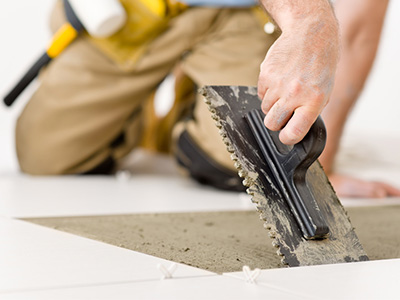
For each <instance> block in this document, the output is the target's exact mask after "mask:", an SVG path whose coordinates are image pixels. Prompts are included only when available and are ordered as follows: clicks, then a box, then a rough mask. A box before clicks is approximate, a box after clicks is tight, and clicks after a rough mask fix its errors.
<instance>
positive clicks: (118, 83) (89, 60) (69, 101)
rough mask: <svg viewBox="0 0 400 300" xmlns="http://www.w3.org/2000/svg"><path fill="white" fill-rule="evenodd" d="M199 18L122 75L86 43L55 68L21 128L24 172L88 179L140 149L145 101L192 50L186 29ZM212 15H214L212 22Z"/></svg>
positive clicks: (169, 33)
mask: <svg viewBox="0 0 400 300" xmlns="http://www.w3.org/2000/svg"><path fill="white" fill-rule="evenodd" d="M193 13H194V12H193ZM193 13H190V14H189V13H185V14H182V15H181V16H179V17H177V18H176V19H174V20H173V21H172V22H171V26H170V27H169V29H168V30H166V32H164V33H163V34H162V35H161V36H160V37H158V38H157V39H156V40H154V41H153V42H152V43H151V45H150V46H149V48H148V51H147V52H146V53H145V55H143V57H142V58H141V59H140V61H139V62H138V63H136V65H135V66H134V67H132V68H131V69H130V70H126V69H124V70H122V69H121V68H120V67H118V66H117V64H115V63H113V62H112V61H111V60H109V59H108V58H107V57H106V56H104V55H103V54H102V53H101V52H100V51H98V50H97V49H96V48H95V47H94V46H93V45H92V44H90V43H89V42H88V41H87V40H86V39H84V38H79V39H78V40H76V41H75V42H74V43H73V44H72V45H71V46H70V47H68V48H67V49H66V50H65V51H64V52H63V53H62V54H61V55H60V56H59V57H58V58H57V59H55V60H54V61H53V62H51V63H50V65H49V66H48V67H47V69H46V70H45V72H43V74H42V75H41V77H40V80H41V85H40V87H39V89H38V90H37V91H36V93H35V94H34V95H33V97H32V99H30V101H29V103H28V104H27V106H26V107H25V109H24V111H23V112H22V114H21V116H20V117H19V119H18V122H17V127H16V147H17V154H18V159H19V163H20V167H21V169H22V170H23V171H24V172H27V173H31V174H73V173H83V172H86V171H87V170H90V169H92V168H94V167H95V166H97V165H98V164H100V163H101V162H102V161H104V160H105V159H106V158H107V157H110V156H111V157H114V158H116V159H118V158H120V157H122V156H123V155H125V154H127V153H128V152H129V151H130V150H131V149H132V148H133V147H135V146H136V145H137V144H138V143H139V140H140V135H141V123H142V120H141V107H142V105H143V102H144V101H145V100H146V99H147V98H148V97H149V95H150V94H151V92H152V91H154V90H155V89H156V87H157V85H158V84H159V82H161V81H162V79H163V78H164V77H165V76H166V74H168V72H170V70H171V69H172V68H173V66H174V65H175V64H176V61H177V60H178V59H179V58H180V57H181V53H183V52H184V51H185V50H186V49H187V47H188V46H189V43H190V40H189V38H190V37H191V36H193V33H192V32H188V29H187V25H186V24H188V23H190V22H191V19H192V17H191V14H193ZM214 14H215V12H214V11H209V12H208V15H209V17H208V18H209V19H211V18H212V16H213V15H214ZM205 26H207V25H206V24H204V25H203V26H200V27H198V28H197V29H196V30H198V31H199V30H200V31H201V30H203V31H204V30H205V28H204V27H205ZM199 34H200V33H199ZM194 35H196V34H194ZM182 37H184V38H182ZM116 141H118V142H116Z"/></svg>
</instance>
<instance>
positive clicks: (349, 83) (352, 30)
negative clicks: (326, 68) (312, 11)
mask: <svg viewBox="0 0 400 300" xmlns="http://www.w3.org/2000/svg"><path fill="white" fill-rule="evenodd" d="M387 6H388V0H380V1H375V0H337V1H336V2H335V11H336V15H337V18H338V20H339V24H340V28H341V38H342V54H341V57H340V62H339V64H338V68H337V72H336V81H335V86H334V89H333V91H332V95H331V100H330V103H329V105H328V106H327V107H326V108H325V110H324V112H323V117H324V120H325V124H326V127H327V130H328V140H327V144H326V147H325V151H324V153H323V154H322V156H321V158H320V161H321V163H322V165H323V167H324V169H325V171H326V172H327V173H330V172H332V166H333V162H334V158H335V155H336V152H337V151H338V147H339V142H340V138H341V135H342V131H343V129H344V126H345V123H346V120H347V117H348V115H349V113H350V111H351V109H352V107H353V106H354V104H355V102H356V101H357V98H358V96H359V94H360V93H361V91H362V88H363V86H364V84H365V81H366V79H367V77H368V74H369V72H370V70H371V67H372V64H373V62H374V59H375V55H376V52H377V48H378V44H379V39H380V35H381V31H382V27H383V22H384V19H385V14H386V9H387Z"/></svg>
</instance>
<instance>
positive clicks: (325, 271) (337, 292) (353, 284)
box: [224, 259, 400, 300]
mask: <svg viewBox="0 0 400 300" xmlns="http://www.w3.org/2000/svg"><path fill="white" fill-rule="evenodd" d="M399 270H400V259H391V260H379V261H369V262H358V263H346V264H335V265H322V266H312V267H297V268H286V269H273V270H262V271H261V273H260V275H259V277H258V278H257V283H258V284H260V285H264V286H266V287H272V288H276V289H279V290H281V291H290V292H293V293H296V294H299V295H302V296H304V297H310V298H312V299H325V300H330V299H332V300H337V299H341V300H342V299H352V300H357V299H360V300H369V299H371V300H372V299H373V300H378V299H399V298H400V292H399V288H398V287H399V285H400V271H399ZM224 275H226V276H229V277H235V278H240V279H242V280H245V276H244V273H243V272H235V273H226V274H224Z"/></svg>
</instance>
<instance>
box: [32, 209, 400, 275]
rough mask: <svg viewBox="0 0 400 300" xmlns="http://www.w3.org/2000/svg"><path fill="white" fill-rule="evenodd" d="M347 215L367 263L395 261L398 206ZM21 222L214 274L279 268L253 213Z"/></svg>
mask: <svg viewBox="0 0 400 300" xmlns="http://www.w3.org/2000/svg"><path fill="white" fill-rule="evenodd" d="M347 211H348V213H349V216H350V218H351V220H352V224H353V225H354V226H355V228H356V232H357V234H358V236H359V238H360V241H361V243H362V245H363V246H364V249H365V251H366V252H367V254H368V255H369V257H370V259H372V260H377V259H388V258H400V230H399V228H400V206H382V207H360V208H349V209H347ZM25 220H27V221H30V222H33V223H36V224H40V225H43V226H47V227H51V228H54V229H58V230H61V231H66V232H70V233H73V234H76V235H80V236H84V237H87V238H90V239H94V240H99V241H102V242H105V243H109V244H112V245H116V246H119V247H123V248H127V249H131V250H135V251H138V252H142V253H146V254H150V255H153V256H157V257H161V258H164V259H168V260H172V261H175V262H179V263H183V264H186V265H190V266H194V267H198V268H201V269H205V270H210V271H213V272H217V273H223V272H234V271H240V270H241V269H242V267H243V265H248V266H250V267H251V268H261V269H270V268H279V267H282V265H281V264H280V258H279V257H278V255H277V254H276V249H275V248H273V247H272V245H271V240H270V238H269V236H268V231H267V230H265V229H264V228H263V226H262V222H261V221H260V220H259V217H258V213H257V212H255V211H254V212H207V213H175V214H137V215H115V216H90V217H62V218H35V219H25Z"/></svg>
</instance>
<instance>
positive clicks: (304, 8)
mask: <svg viewBox="0 0 400 300" xmlns="http://www.w3.org/2000/svg"><path fill="white" fill-rule="evenodd" d="M260 2H261V4H262V5H263V6H264V8H265V9H266V10H267V11H268V13H269V14H270V15H271V17H272V18H273V19H274V20H275V21H276V23H277V24H278V25H279V27H280V28H281V29H282V30H286V29H290V28H293V27H295V26H298V22H310V21H311V22H312V21H315V20H317V22H326V21H330V22H332V23H333V24H334V26H335V27H336V21H335V17H334V14H333V11H332V6H331V4H330V2H329V1H328V0H309V1H304V0H279V1H276V0H261V1H260Z"/></svg>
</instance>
